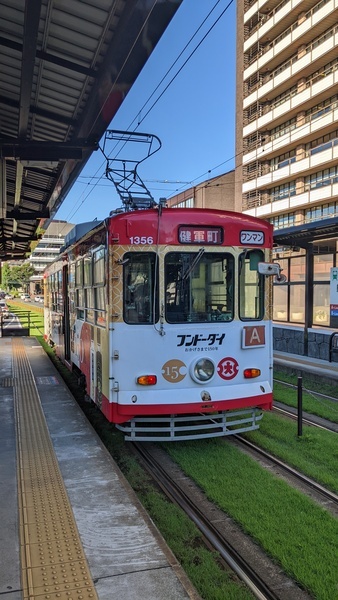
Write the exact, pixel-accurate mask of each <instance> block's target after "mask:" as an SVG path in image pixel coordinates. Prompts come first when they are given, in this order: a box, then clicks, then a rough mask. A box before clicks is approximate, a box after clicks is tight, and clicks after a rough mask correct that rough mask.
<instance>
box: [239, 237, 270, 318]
mask: <svg viewBox="0 0 338 600" xmlns="http://www.w3.org/2000/svg"><path fill="white" fill-rule="evenodd" d="M238 260H239V277H238V315H239V318H240V320H241V321H262V320H263V319H264V315H265V307H264V299H265V278H264V275H261V274H260V273H258V263H259V262H263V261H264V252H263V250H261V249H259V248H254V249H250V250H245V251H244V252H242V253H241V254H240V255H239V257H238ZM254 274H256V277H255V280H254V277H253V275H254ZM249 275H252V276H250V277H249ZM253 289H255V295H254V296H253V294H252V291H253ZM253 299H254V303H252V300H253Z"/></svg>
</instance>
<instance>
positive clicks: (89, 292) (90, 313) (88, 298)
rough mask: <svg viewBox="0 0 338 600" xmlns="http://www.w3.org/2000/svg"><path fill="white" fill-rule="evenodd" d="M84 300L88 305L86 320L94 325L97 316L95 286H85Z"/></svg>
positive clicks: (86, 305)
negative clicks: (95, 315) (95, 314)
mask: <svg viewBox="0 0 338 600" xmlns="http://www.w3.org/2000/svg"><path fill="white" fill-rule="evenodd" d="M84 300H85V307H86V311H85V312H86V321H88V323H91V324H92V325H94V321H95V317H94V313H95V310H94V288H93V287H91V286H88V287H86V288H84Z"/></svg>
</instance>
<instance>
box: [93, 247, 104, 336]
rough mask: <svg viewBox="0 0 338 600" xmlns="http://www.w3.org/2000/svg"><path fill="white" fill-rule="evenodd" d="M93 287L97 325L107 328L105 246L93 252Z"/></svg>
mask: <svg viewBox="0 0 338 600" xmlns="http://www.w3.org/2000/svg"><path fill="white" fill-rule="evenodd" d="M93 287H94V306H95V315H94V319H95V325H97V326H98V327H105V326H106V323H107V311H106V309H105V307H106V305H107V302H106V290H107V288H106V250H105V248H104V246H101V247H99V248H96V249H95V250H94V251H93Z"/></svg>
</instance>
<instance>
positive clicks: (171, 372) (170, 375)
mask: <svg viewBox="0 0 338 600" xmlns="http://www.w3.org/2000/svg"><path fill="white" fill-rule="evenodd" d="M182 369H184V371H185V372H184V373H182V372H181V370H182ZM186 374H187V367H186V365H185V364H184V362H182V361H181V360H175V359H173V360H168V362H166V363H165V364H164V365H163V367H162V375H163V377H164V379H165V380H166V381H169V383H179V381H182V379H184V378H185V376H186Z"/></svg>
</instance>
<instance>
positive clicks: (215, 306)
mask: <svg viewBox="0 0 338 600" xmlns="http://www.w3.org/2000/svg"><path fill="white" fill-rule="evenodd" d="M164 265H165V266H164V272H165V282H164V285H165V293H166V303H165V309H166V310H165V317H166V321H167V322H168V323H172V324H175V323H211V322H224V323H226V322H231V321H233V319H234V271H235V259H234V256H233V254H231V253H230V252H220V251H213V252H212V251H210V252H203V253H201V254H200V255H199V252H197V251H195V252H193V251H191V252H187V251H175V252H168V253H167V254H166V256H165V262H164Z"/></svg>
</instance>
